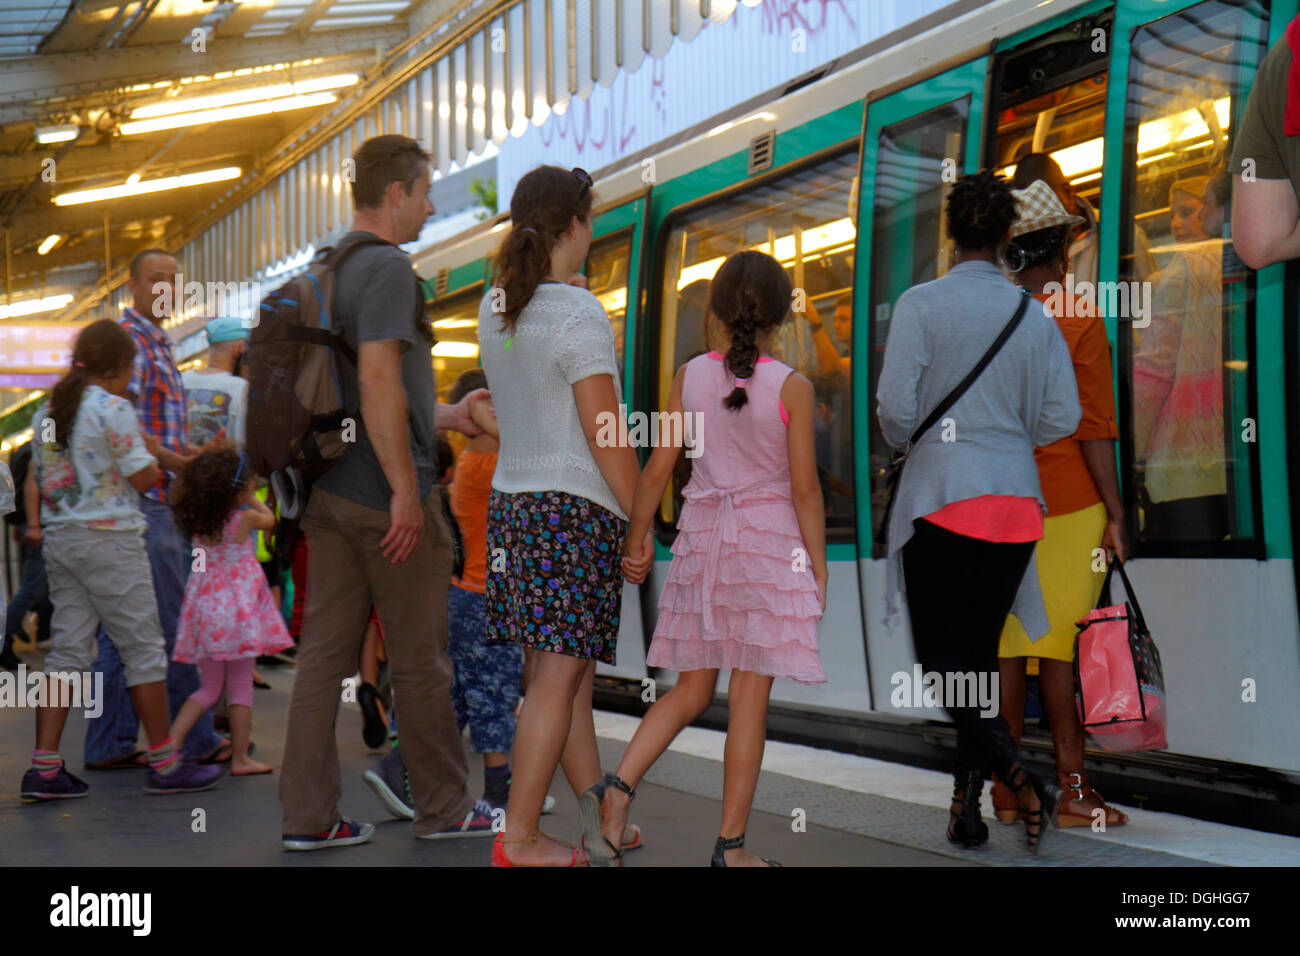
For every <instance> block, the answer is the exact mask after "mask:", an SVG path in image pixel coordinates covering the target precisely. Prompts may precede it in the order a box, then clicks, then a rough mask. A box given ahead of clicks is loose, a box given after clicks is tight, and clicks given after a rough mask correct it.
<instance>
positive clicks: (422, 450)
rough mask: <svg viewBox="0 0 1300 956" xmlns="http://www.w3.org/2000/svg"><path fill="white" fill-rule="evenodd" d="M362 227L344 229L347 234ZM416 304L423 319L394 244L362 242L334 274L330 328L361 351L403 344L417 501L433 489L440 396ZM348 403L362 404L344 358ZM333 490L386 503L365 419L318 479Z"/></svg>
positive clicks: (362, 501)
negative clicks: (382, 344) (392, 342)
mask: <svg viewBox="0 0 1300 956" xmlns="http://www.w3.org/2000/svg"><path fill="white" fill-rule="evenodd" d="M364 235H368V233H364V232H350V233H348V234H347V235H346V236H344V237H343V239H341V240H339V244H340V245H341V244H342V243H343V242H346V241H349V240H351V239H354V238H356V237H359V236H364ZM417 309H418V310H419V311H418V316H419V318H420V320H421V321H423V318H424V308H423V302H422V296H421V294H420V290H419V286H418V280H417V279H416V277H415V273H414V272H413V271H412V269H411V261H410V259H408V258H407V256H406V253H404V252H402V250H401V249H399V248H397V247H396V246H381V245H373V246H363V247H362V248H360V249H356V250H354V251H353V252H352V254H351V255H349V256H348V257H347V259H345V260H344V262H343V266H342V268H341V269H340V270H339V272H338V274H337V276H336V277H335V289H334V328H335V329H338V330H341V331H342V332H343V338H344V339H345V340H346V341H347V343H348V344H349V345H351V346H352V347H353V348H354V349H357V350H358V352H359V351H360V349H359V345H360V343H362V342H379V341H383V340H386V339H398V340H400V341H401V342H403V343H405V344H404V345H403V346H402V386H403V388H405V390H406V404H407V406H408V412H409V415H410V419H409V422H408V434H409V436H410V442H411V459H412V460H413V461H414V463H415V476H416V479H417V480H418V481H419V486H420V500H421V501H423V500H424V499H425V498H426V497H428V495H429V493H430V492H431V491H432V490H433V479H434V461H435V460H436V458H437V455H436V451H437V441H438V437H437V430H436V426H435V424H434V412H435V410H436V407H437V402H438V392H437V387H436V386H435V384H434V379H433V359H432V357H431V354H430V353H431V349H432V339H430V338H426V337H425V336H424V335H423V334H421V332H420V331H419V330H418V329H417V326H416V321H417ZM337 367H338V369H339V373H340V378H341V379H342V383H343V393H344V401H345V402H346V407H348V408H357V409H359V408H360V407H361V402H360V399H359V397H358V390H357V374H356V371H355V370H354V369H353V368H352V366H351V364H350V363H349V362H347V361H346V360H340V361H339V362H338V366H337ZM317 484H318V485H319V486H320V487H322V488H324V489H325V490H326V491H328V492H330V493H331V494H335V495H339V496H340V497H343V498H347V499H348V500H349V501H354V502H356V503H357V504H359V505H365V506H366V507H368V508H378V509H380V510H384V511H386V510H388V505H389V499H390V498H391V497H392V494H393V492H392V489H391V488H390V487H389V484H388V479H387V478H385V477H384V470H383V468H382V467H380V464H379V458H378V456H376V455H375V449H374V446H373V445H371V444H370V437H369V436H368V435H367V434H366V428H365V423H364V422H361V421H358V422H357V440H356V443H355V444H354V445H353V446H352V447H351V448H349V449H348V450H347V451H346V452H345V453H344V455H343V457H342V458H341V459H340V460H339V461H338V462H337V463H336V464H335V465H334V467H332V468H331V469H330V470H329V471H327V472H326V473H325V474H324V475H323V476H322V477H321V478H320V480H319V481H318V482H317Z"/></svg>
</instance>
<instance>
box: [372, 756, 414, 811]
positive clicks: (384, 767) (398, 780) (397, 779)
mask: <svg viewBox="0 0 1300 956" xmlns="http://www.w3.org/2000/svg"><path fill="white" fill-rule="evenodd" d="M361 779H363V780H364V781H365V782H366V786H367V787H369V788H370V792H371V793H373V794H374V795H375V796H376V797H378V798H379V802H380V803H382V804H383V805H384V807H385V808H386V809H387V810H388V812H389V813H391V814H392V815H393V816H395V817H397V819H399V820H414V819H415V800H414V798H412V796H411V780H410V778H409V777H408V776H407V774H406V765H405V764H403V763H402V756H401V754H400V753H399V752H398V750H397V748H396V747H394V748H393V749H392V750H390V751H389V752H388V755H387V756H385V757H384V759H383V760H381V761H380V762H379V766H378V767H376V768H375V769H374V770H367V771H366V772H365V773H364V774H362V775H361Z"/></svg>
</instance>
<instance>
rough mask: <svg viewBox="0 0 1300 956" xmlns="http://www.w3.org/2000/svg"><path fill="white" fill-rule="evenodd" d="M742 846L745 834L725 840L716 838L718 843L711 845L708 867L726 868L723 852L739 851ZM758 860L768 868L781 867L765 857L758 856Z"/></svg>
mask: <svg viewBox="0 0 1300 956" xmlns="http://www.w3.org/2000/svg"><path fill="white" fill-rule="evenodd" d="M744 845H745V834H743V833H742V834H741V835H740V836H738V837H732V838H731V839H727V838H726V837H721V836H720V837H718V841H717V842H716V843H714V844H713V859H711V860H710V861H709V866H711V867H713V866H726V865H727V857H726V856H725V851H727V850H739V849H740V848H741V847H743V846H744ZM759 859H760V860H762V861H763V862H764V863H766V864H767V865H768V866H778V867H779V866H781V864H780V863H778V862H776V860H769V859H768V858H767V857H765V856H760V857H759Z"/></svg>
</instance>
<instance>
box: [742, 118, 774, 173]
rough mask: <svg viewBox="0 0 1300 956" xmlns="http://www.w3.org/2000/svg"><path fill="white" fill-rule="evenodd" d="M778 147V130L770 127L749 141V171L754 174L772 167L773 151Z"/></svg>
mask: <svg viewBox="0 0 1300 956" xmlns="http://www.w3.org/2000/svg"><path fill="white" fill-rule="evenodd" d="M775 149H776V130H774V129H770V130H768V131H767V132H766V133H764V134H763V135H762V136H756V137H754V138H753V139H752V140H750V141H749V172H748V173H747V175H749V176H752V175H754V174H755V173H761V172H762V171H763V170H765V169H771V168H772V153H773V152H774V151H775Z"/></svg>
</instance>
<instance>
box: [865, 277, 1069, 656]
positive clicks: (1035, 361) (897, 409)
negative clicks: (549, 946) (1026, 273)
mask: <svg viewBox="0 0 1300 956" xmlns="http://www.w3.org/2000/svg"><path fill="white" fill-rule="evenodd" d="M1019 297H1020V291H1019V289H1018V288H1017V287H1016V286H1015V285H1013V284H1012V283H1011V282H1009V281H1007V279H1006V278H1005V277H1004V276H1003V275H1002V273H1001V272H1000V271H999V270H998V268H997V267H996V266H995V265H993V264H992V263H990V262H982V261H979V260H972V261H968V262H960V263H958V264H957V265H955V266H953V267H952V268H951V269H949V270H948V272H947V274H946V275H944V276H943V277H942V278H940V279H935V280H934V281H933V282H925V283H922V284H921V285H918V286H913V287H912V288H910V289H908V290H907V291H906V292H904V293H903V294H902V295H901V296H900V297H899V299H898V304H897V305H896V306H895V307H894V315H893V321H892V322H891V323H890V328H889V340H888V342H887V344H886V347H885V361H884V366H883V368H882V369H881V372H880V385H879V387H878V388H877V390H876V400H877V402H878V405H877V410H876V411H877V414H878V415H879V417H880V429H881V432H882V433H883V434H884V436H885V440H886V441H888V442H889V444H890V445H891V446H893V447H895V448H900V447H902V446H904V445H906V444H907V440H908V438H909V437H910V436H911V434H912V431H913V429H915V428H916V426H917V425H919V424H920V423H921V422H922V421H924V420H925V417H926V415H928V414H929V413H930V410H931V409H933V408H934V407H935V406H936V405H938V404H939V403H940V402H941V401H943V399H944V397H945V396H946V395H947V394H948V393H949V392H951V391H952V389H953V388H954V387H955V386H956V385H957V383H958V382H960V381H961V380H962V379H963V378H965V377H966V375H967V374H968V373H969V372H970V370H971V369H972V368H974V367H975V363H976V362H978V361H979V358H980V356H981V355H983V354H984V352H985V350H987V349H988V347H989V346H990V345H992V344H993V340H994V339H995V338H997V335H998V332H1000V331H1001V329H1002V327H1003V326H1004V325H1006V323H1007V321H1008V320H1009V319H1010V318H1011V316H1012V314H1013V313H1014V312H1015V310H1016V307H1017V305H1018V304H1019ZM1080 414H1081V412H1080V408H1079V393H1078V388H1077V386H1076V385H1075V381H1074V366H1073V364H1072V363H1071V360H1070V350H1069V347H1068V346H1067V345H1066V344H1065V338H1064V337H1063V336H1062V335H1061V330H1060V328H1059V327H1058V326H1057V324H1056V320H1055V319H1053V318H1052V316H1051V315H1050V314H1049V313H1048V312H1047V309H1046V307H1045V306H1040V305H1039V304H1038V303H1037V302H1030V303H1029V308H1028V310H1027V311H1026V312H1025V317H1024V319H1023V320H1022V321H1021V323H1020V326H1019V327H1018V328H1017V329H1016V330H1015V332H1013V333H1012V335H1011V337H1010V338H1009V339H1007V341H1006V343H1005V344H1004V345H1003V346H1002V350H1001V351H1000V352H998V354H997V356H996V357H995V358H994V359H993V362H992V364H990V365H989V367H988V368H987V369H985V370H984V373H983V374H982V375H981V376H980V377H979V378H978V379H976V380H975V382H974V384H973V385H971V387H970V389H969V390H968V391H967V392H966V394H965V395H963V396H962V397H961V398H960V399H959V400H958V401H957V404H956V405H954V406H953V407H952V409H951V410H950V411H949V412H948V414H947V415H946V416H945V420H946V419H951V424H950V425H949V427H948V428H947V429H945V427H944V425H945V422H943V421H941V422H939V423H938V424H935V425H934V426H932V427H931V428H930V430H929V431H927V432H926V433H925V435H924V436H922V438H921V440H920V441H919V442H918V443H917V445H916V447H915V448H913V449H912V451H911V454H910V455H909V456H908V459H907V465H906V467H904V469H903V474H902V478H901V480H900V482H899V485H898V489H897V493H896V494H897V497H896V498H895V501H894V510H893V513H892V514H891V516H890V523H889V574H888V582H887V594H888V602H887V612H888V614H889V615H893V614H894V613H896V612H897V610H898V605H899V603H900V602H899V598H900V597H901V596H902V594H903V591H904V588H905V584H904V581H903V558H902V547H903V545H905V544H906V543H907V541H908V539H909V538H911V537H912V527H913V522H914V521H915V520H916V519H917V518H920V517H923V516H924V515H928V514H932V513H934V512H936V511H938V510H939V509H940V508H943V507H944V506H945V505H948V504H951V503H952V502H954V501H962V500H964V499H966V498H975V497H978V496H980V495H1015V496H1017V497H1026V498H1029V497H1033V498H1037V499H1038V502H1039V504H1040V505H1042V506H1043V507H1044V508H1045V507H1046V505H1045V504H1044V502H1043V495H1042V490H1041V489H1040V487H1039V484H1038V468H1037V466H1036V465H1035V464H1034V446H1035V445H1047V444H1050V443H1052V442H1054V441H1057V440H1058V439H1061V438H1065V437H1066V436H1068V435H1072V434H1074V431H1075V429H1077V428H1078V427H1079V417H1080ZM945 432H946V433H947V437H948V438H949V440H948V441H944V440H943V438H944V437H945ZM1012 611H1013V612H1014V613H1015V615H1016V616H1017V617H1018V618H1020V621H1021V623H1022V624H1023V625H1024V626H1025V631H1026V632H1027V633H1028V634H1029V635H1030V636H1031V638H1032V639H1033V640H1037V639H1038V638H1040V637H1042V636H1043V635H1044V634H1046V633H1047V631H1048V622H1047V612H1046V610H1045V609H1044V607H1043V597H1042V593H1041V591H1040V589H1039V587H1038V571H1037V567H1036V566H1035V564H1034V561H1033V560H1032V559H1031V560H1030V562H1029V567H1028V568H1027V569H1026V571H1025V576H1024V579H1023V580H1022V581H1021V584H1020V590H1019V592H1018V593H1017V594H1016V601H1015V604H1014V605H1013V607H1012Z"/></svg>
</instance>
